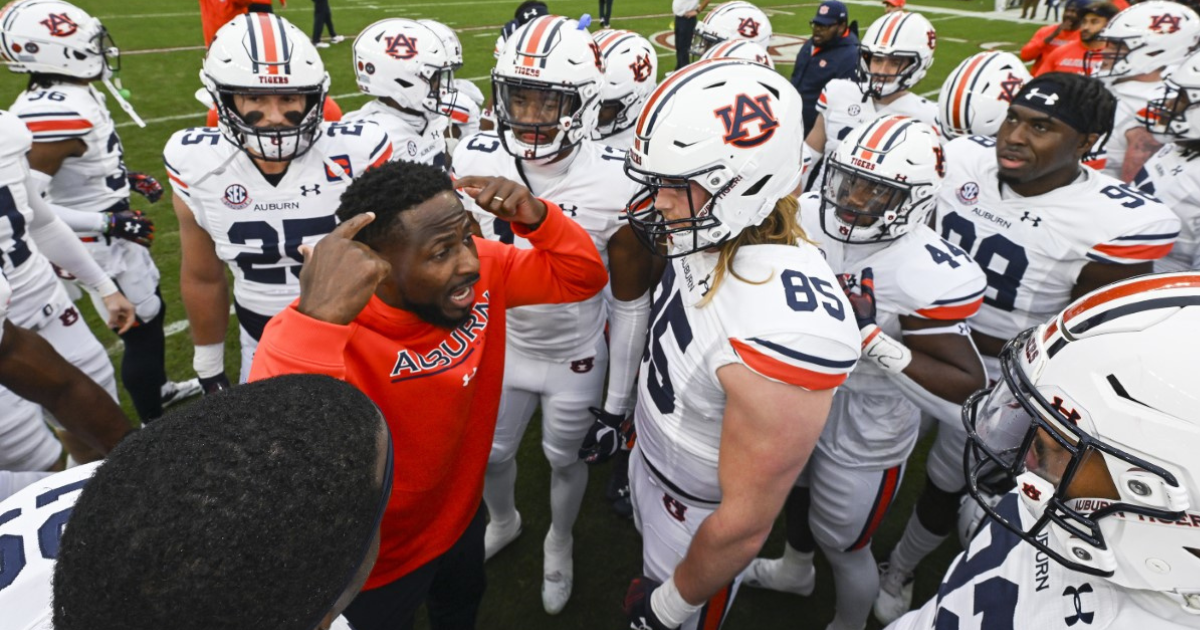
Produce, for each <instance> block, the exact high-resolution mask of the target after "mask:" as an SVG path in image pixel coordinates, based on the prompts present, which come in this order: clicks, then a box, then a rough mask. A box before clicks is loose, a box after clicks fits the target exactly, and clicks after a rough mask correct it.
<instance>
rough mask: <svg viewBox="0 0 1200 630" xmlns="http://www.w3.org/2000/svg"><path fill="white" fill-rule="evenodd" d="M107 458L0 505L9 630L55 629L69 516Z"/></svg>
mask: <svg viewBox="0 0 1200 630" xmlns="http://www.w3.org/2000/svg"><path fill="white" fill-rule="evenodd" d="M103 463H104V462H103V461H99V462H94V463H91V464H84V465H83V466H76V467H75V468H71V469H70V470H67V471H65V472H61V473H58V474H57V475H51V476H49V477H46V478H45V479H41V480H39V481H37V482H35V483H33V484H30V485H28V486H26V487H25V488H24V489H22V490H21V491H20V492H18V493H16V494H14V495H12V496H11V497H9V498H7V499H5V500H4V502H3V503H0V541H3V542H0V557H2V559H0V610H2V611H4V614H3V619H4V622H3V623H2V624H0V625H3V626H4V628H5V630H51V628H53V625H52V624H51V623H50V620H51V615H52V612H53V611H52V610H51V607H50V604H51V596H52V594H53V588H52V584H51V578H52V577H53V576H54V559H55V558H57V557H58V541H59V538H60V537H62V533H63V527H64V526H65V525H66V523H67V517H69V516H70V515H71V510H72V509H74V508H75V501H76V500H78V499H79V493H80V491H81V490H83V486H84V485H85V484H87V482H88V480H89V479H91V478H92V475H93V474H94V473H95V472H96V469H97V468H99V467H100V465H101V464H103Z"/></svg>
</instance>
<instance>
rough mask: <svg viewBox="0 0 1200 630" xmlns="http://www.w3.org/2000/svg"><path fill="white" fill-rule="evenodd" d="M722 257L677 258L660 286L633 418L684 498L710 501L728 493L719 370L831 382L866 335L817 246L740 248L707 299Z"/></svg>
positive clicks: (810, 384)
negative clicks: (721, 461)
mask: <svg viewBox="0 0 1200 630" xmlns="http://www.w3.org/2000/svg"><path fill="white" fill-rule="evenodd" d="M716 258H717V256H716V255H715V254H710V253H704V252H700V253H696V254H691V255H689V256H685V257H682V258H676V259H673V260H671V261H670V263H671V264H670V265H668V266H667V269H666V271H665V273H664V274H663V278H662V280H661V281H660V282H659V284H658V286H657V287H655V289H654V294H653V303H652V306H651V315H650V333H649V340H648V343H647V347H646V352H645V353H644V355H643V356H642V363H641V369H640V372H639V374H638V401H637V411H636V420H635V422H636V425H637V430H638V448H639V449H641V451H642V454H643V455H644V456H645V458H646V460H647V461H648V462H649V463H650V465H651V467H652V470H654V471H656V474H658V475H660V476H662V477H665V478H666V479H668V480H669V481H670V482H671V483H673V484H674V485H675V486H676V487H677V488H678V489H679V490H681V491H682V493H681V494H680V496H681V497H682V498H685V499H687V498H692V499H695V500H698V501H700V502H703V503H717V502H719V501H720V500H721V494H720V487H719V485H718V482H717V459H718V454H719V450H720V446H721V425H722V420H723V416H724V413H725V391H724V390H723V389H722V387H721V383H720V381H719V380H718V379H717V370H718V369H720V368H721V367H723V366H725V365H729V364H731V363H739V364H742V365H744V366H746V367H747V368H749V369H750V370H751V371H753V372H754V373H756V374H758V375H760V376H762V377H764V378H767V379H770V380H773V381H777V382H780V383H787V384H789V385H796V386H799V387H803V388H805V389H810V390H822V389H830V388H834V387H837V386H839V385H841V384H842V383H843V382H844V381H845V380H846V376H847V375H848V374H849V373H850V370H851V369H852V368H853V367H854V364H855V363H856V362H857V361H858V355H859V346H860V345H861V343H862V342H861V336H860V335H859V332H858V325H857V324H856V323H855V320H854V313H853V311H852V310H851V309H850V304H849V302H848V300H847V299H846V294H845V293H844V292H843V291H842V289H841V288H840V287H839V286H838V282H837V280H836V279H835V278H834V276H833V272H832V271H830V270H829V265H827V264H825V261H824V260H823V259H822V258H821V253H820V252H819V251H818V250H817V248H816V247H813V246H812V245H810V244H808V243H802V244H800V245H799V246H790V245H749V246H742V247H741V248H740V249H739V250H738V252H737V254H736V256H735V257H734V261H733V267H734V268H735V269H736V270H737V276H735V275H733V274H725V277H724V279H723V280H722V281H721V283H720V285H719V286H718V287H717V288H716V294H715V295H714V296H712V299H711V300H710V301H709V302H707V303H705V304H703V305H700V304H699V302H700V301H701V300H702V299H703V298H704V296H705V294H707V293H708V292H709V290H710V289H711V287H712V283H713V276H714V265H715V261H716ZM738 276H740V277H741V279H739V277H738ZM688 495H690V497H689V496H688Z"/></svg>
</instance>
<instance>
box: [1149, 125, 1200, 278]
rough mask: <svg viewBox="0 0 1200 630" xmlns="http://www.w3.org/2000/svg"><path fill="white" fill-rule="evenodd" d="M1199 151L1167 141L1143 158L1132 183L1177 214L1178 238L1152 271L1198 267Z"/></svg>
mask: <svg viewBox="0 0 1200 630" xmlns="http://www.w3.org/2000/svg"><path fill="white" fill-rule="evenodd" d="M1197 157H1200V153H1196V152H1193V151H1188V150H1186V149H1184V148H1182V147H1180V146H1178V145H1175V144H1168V145H1167V146H1165V147H1163V148H1161V149H1159V150H1158V153H1156V154H1154V157H1152V158H1150V160H1149V161H1147V162H1146V165H1145V166H1144V167H1142V170H1141V171H1140V172H1139V173H1138V175H1137V177H1136V178H1134V180H1133V185H1134V186H1135V187H1136V188H1137V189H1138V190H1141V191H1142V192H1144V193H1146V194H1149V195H1154V196H1155V197H1158V199H1159V200H1160V201H1162V202H1163V205H1165V206H1166V207H1168V208H1170V209H1171V211H1172V212H1174V213H1175V216H1177V217H1179V222H1180V224H1181V225H1180V230H1179V238H1177V239H1175V247H1174V248H1172V249H1171V253H1170V254H1167V257H1166V258H1159V259H1158V260H1156V261H1154V271H1156V272H1163V271H1191V270H1193V269H1200V162H1198V161H1196V158H1197Z"/></svg>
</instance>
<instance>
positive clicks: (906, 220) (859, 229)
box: [821, 160, 924, 243]
mask: <svg viewBox="0 0 1200 630" xmlns="http://www.w3.org/2000/svg"><path fill="white" fill-rule="evenodd" d="M914 188H915V187H914V186H913V185H911V184H908V183H906V182H901V181H892V180H888V179H886V178H882V177H878V176H875V175H872V174H870V173H868V172H866V171H862V170H859V169H857V168H854V167H851V166H847V165H844V164H841V163H839V162H838V161H836V160H830V161H829V165H828V167H827V168H826V170H825V181H824V182H823V183H822V186H821V229H822V230H824V231H825V233H826V234H828V235H829V236H830V237H832V238H835V239H837V240H839V241H844V242H847V243H879V242H885V241H892V240H895V239H897V238H899V237H900V236H901V235H902V234H903V233H904V232H905V231H902V230H899V229H897V228H899V227H901V226H908V225H909V224H910V222H911V220H912V214H913V211H914V210H915V207H914V206H913V205H910V203H909V202H910V200H911V199H912V197H913V191H914ZM922 214H924V213H922Z"/></svg>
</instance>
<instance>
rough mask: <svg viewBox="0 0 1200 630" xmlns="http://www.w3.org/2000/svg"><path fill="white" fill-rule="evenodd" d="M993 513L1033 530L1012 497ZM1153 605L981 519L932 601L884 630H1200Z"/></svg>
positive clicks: (1179, 614)
mask: <svg viewBox="0 0 1200 630" xmlns="http://www.w3.org/2000/svg"><path fill="white" fill-rule="evenodd" d="M996 509H997V510H998V511H999V512H1000V513H1001V514H1002V515H1004V516H1005V517H1006V518H1008V519H1009V520H1011V521H1013V522H1022V523H1023V524H1024V526H1025V527H1028V526H1030V525H1031V524H1032V523H1033V520H1034V519H1033V517H1032V516H1031V515H1030V514H1029V511H1028V510H1027V509H1026V508H1025V507H1024V505H1023V504H1021V502H1020V500H1019V499H1018V497H1017V495H1016V491H1015V490H1014V491H1013V492H1011V493H1009V494H1007V495H1005V496H1004V498H1002V499H1001V500H1000V503H999V504H998V505H997V506H996ZM1044 535H1046V536H1048V535H1049V534H1044ZM1154 597H1156V596H1155V595H1153V594H1145V595H1141V596H1139V594H1137V593H1136V592H1134V591H1129V590H1126V589H1123V588H1120V587H1118V586H1115V585H1113V584H1112V583H1111V582H1109V581H1107V580H1105V579H1103V578H1098V577H1094V576H1091V575H1087V574H1085V573H1079V572H1077V571H1072V570H1070V569H1068V568H1066V567H1064V566H1062V565H1061V564H1059V563H1057V562H1055V561H1054V560H1052V559H1050V557H1049V556H1047V555H1045V554H1043V553H1042V552H1040V551H1038V550H1037V548H1035V547H1034V546H1033V545H1030V544H1028V543H1026V542H1025V541H1023V540H1021V538H1020V537H1018V536H1017V535H1016V534H1013V533H1012V532H1010V531H1008V530H1007V529H1005V528H1004V527H1003V526H1002V525H1000V524H999V523H997V522H996V521H995V520H994V519H991V518H988V519H985V520H984V521H983V525H982V526H981V527H980V529H979V532H978V533H977V534H976V535H975V537H974V538H973V539H971V543H970V545H968V546H967V549H966V550H965V551H963V552H962V553H960V554H959V555H958V557H957V558H955V559H954V562H953V563H951V565H950V570H949V571H947V572H946V577H945V578H943V580H942V584H941V586H940V587H938V593H937V596H936V597H934V598H933V599H932V600H930V601H929V603H927V604H925V606H924V607H922V608H921V609H920V610H917V611H914V612H910V613H908V614H907V615H905V616H903V617H901V618H900V619H898V620H896V621H895V622H894V623H892V625H890V626H888V627H887V630H1014V629H1015V630H1025V629H1030V630H1032V629H1035V628H1036V629H1037V630H1109V629H1111V630H1172V629H1176V628H1200V617H1196V616H1194V615H1188V614H1187V613H1185V612H1184V611H1183V609H1182V608H1180V607H1179V606H1177V605H1173V604H1171V603H1170V602H1169V601H1162V602H1154V601H1153V599H1152V598H1154ZM1164 599H1165V598H1164ZM1163 604H1165V605H1163ZM1147 607H1150V608H1153V609H1154V610H1153V611H1151V610H1148V609H1147ZM1169 617H1171V618H1169Z"/></svg>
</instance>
